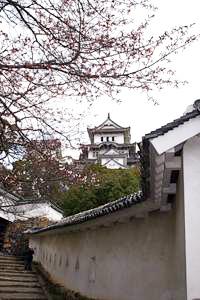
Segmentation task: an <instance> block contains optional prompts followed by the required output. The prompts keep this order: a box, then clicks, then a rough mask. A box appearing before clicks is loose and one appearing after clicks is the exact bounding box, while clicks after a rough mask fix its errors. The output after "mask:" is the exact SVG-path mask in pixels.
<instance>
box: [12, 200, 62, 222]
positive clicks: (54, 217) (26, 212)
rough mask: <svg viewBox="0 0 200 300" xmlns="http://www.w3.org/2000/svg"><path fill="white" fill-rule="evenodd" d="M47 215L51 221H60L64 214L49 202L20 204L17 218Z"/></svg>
mask: <svg viewBox="0 0 200 300" xmlns="http://www.w3.org/2000/svg"><path fill="white" fill-rule="evenodd" d="M36 217H46V218H48V219H49V220H51V221H60V220H61V219H62V218H63V215H62V214H61V213H60V212H58V211H57V210H56V209H54V208H52V207H51V206H50V205H49V204H48V203H38V204H26V205H18V206H17V209H16V216H15V219H22V220H23V219H27V218H36Z"/></svg>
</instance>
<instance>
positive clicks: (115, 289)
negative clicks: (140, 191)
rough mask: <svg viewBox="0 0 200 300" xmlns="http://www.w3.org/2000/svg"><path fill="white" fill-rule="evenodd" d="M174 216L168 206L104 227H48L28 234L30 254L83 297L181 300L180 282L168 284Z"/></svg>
mask: <svg viewBox="0 0 200 300" xmlns="http://www.w3.org/2000/svg"><path fill="white" fill-rule="evenodd" d="M174 218H175V213H174V212H173V211H171V212H168V213H157V212H155V213H152V214H151V215H149V217H147V218H145V219H133V220H132V221H131V222H128V223H124V224H117V225H115V226H112V227H107V228H96V229H91V230H89V231H78V232H74V233H72V232H68V231H67V230H66V229H62V230H61V229H60V230H53V231H50V232H49V233H46V234H43V235H41V236H38V235H36V236H32V238H31V240H30V244H31V246H32V247H35V248H36V251H35V252H36V255H35V259H36V260H37V261H40V262H41V263H42V265H43V266H44V268H45V269H46V270H47V271H48V272H49V273H50V274H51V277H52V278H53V279H54V280H55V281H57V282H59V283H60V284H62V285H64V286H65V287H66V288H68V289H71V290H75V291H79V292H80V293H81V294H83V295H86V296H88V297H94V298H96V299H105V300H184V298H181V295H182V290H181V289H180V285H181V286H184V282H179V286H178V287H179V288H178V289H176V288H175V287H174V284H175V283H174V282H173V283H172V281H174V280H176V278H174V280H172V279H173V272H174V233H175V230H174V226H175V221H174ZM91 222H94V221H90V224H91ZM180 255H181V253H180ZM181 271H182V269H181V268H180V272H181ZM176 272H179V269H177V270H176Z"/></svg>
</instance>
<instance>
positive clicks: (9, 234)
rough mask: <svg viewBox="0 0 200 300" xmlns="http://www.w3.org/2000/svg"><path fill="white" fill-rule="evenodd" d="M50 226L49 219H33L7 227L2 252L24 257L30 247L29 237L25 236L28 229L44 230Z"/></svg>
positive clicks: (10, 224) (16, 222)
mask: <svg viewBox="0 0 200 300" xmlns="http://www.w3.org/2000/svg"><path fill="white" fill-rule="evenodd" d="M49 224H50V221H49V220H48V219H47V218H31V219H28V220H27V221H20V220H18V221H15V222H13V223H9V224H8V225H7V228H6V231H5V234H4V243H3V248H2V251H3V252H5V253H7V254H13V255H23V253H24V252H25V250H26V249H27V247H28V236H27V235H25V234H24V231H25V230H27V229H32V228H33V227H37V228H43V227H46V226H48V225H49Z"/></svg>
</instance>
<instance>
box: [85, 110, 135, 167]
mask: <svg viewBox="0 0 200 300" xmlns="http://www.w3.org/2000/svg"><path fill="white" fill-rule="evenodd" d="M87 131H88V135H89V138H90V144H88V145H82V146H81V150H82V153H81V155H80V160H81V161H82V162H83V161H84V162H85V163H94V164H96V163H99V164H101V165H102V166H105V167H107V168H110V169H119V168H121V169H127V168H129V167H132V166H134V165H135V164H136V163H137V161H138V160H137V155H136V143H131V135H130V127H122V126H120V125H118V124H117V123H115V122H114V121H112V120H111V118H110V114H108V117H107V119H106V120H105V121H104V122H103V123H102V124H100V125H99V126H96V127H94V128H88V129H87Z"/></svg>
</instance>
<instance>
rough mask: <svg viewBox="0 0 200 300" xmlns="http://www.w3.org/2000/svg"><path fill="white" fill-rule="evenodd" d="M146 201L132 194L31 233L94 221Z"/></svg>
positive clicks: (136, 194) (137, 194)
mask: <svg viewBox="0 0 200 300" xmlns="http://www.w3.org/2000/svg"><path fill="white" fill-rule="evenodd" d="M143 201H144V198H143V196H142V193H141V192H138V193H134V194H131V195H129V196H125V197H122V198H120V199H118V200H116V201H113V202H110V203H107V204H105V205H102V206H99V207H96V208H94V209H90V210H87V211H83V212H81V213H79V214H76V215H72V216H69V217H67V218H64V219H63V220H61V221H59V222H57V223H56V224H53V225H50V226H48V227H46V228H42V229H36V230H32V231H31V233H33V234H36V233H41V232H46V231H49V230H53V229H57V228H62V227H67V226H72V225H76V224H81V223H84V222H86V221H89V220H94V219H97V218H99V217H102V216H106V215H110V214H112V213H114V212H117V211H120V210H123V209H125V208H128V207H131V206H134V205H137V204H139V203H141V202H143Z"/></svg>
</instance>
